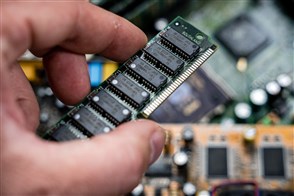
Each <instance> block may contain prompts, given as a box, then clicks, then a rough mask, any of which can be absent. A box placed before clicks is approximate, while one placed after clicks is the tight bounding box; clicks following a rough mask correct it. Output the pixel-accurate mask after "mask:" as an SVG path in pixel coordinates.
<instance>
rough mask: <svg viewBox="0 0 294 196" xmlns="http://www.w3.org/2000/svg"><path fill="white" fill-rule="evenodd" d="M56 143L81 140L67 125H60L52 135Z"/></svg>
mask: <svg viewBox="0 0 294 196" xmlns="http://www.w3.org/2000/svg"><path fill="white" fill-rule="evenodd" d="M51 137H52V139H53V140H55V141H59V142H61V141H70V140H75V139H79V137H77V136H76V135H75V134H74V133H73V132H72V131H71V130H70V129H69V128H68V126H66V125H60V126H59V127H58V128H57V129H56V130H54V132H53V133H52V135H51Z"/></svg>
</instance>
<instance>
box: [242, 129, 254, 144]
mask: <svg viewBox="0 0 294 196" xmlns="http://www.w3.org/2000/svg"><path fill="white" fill-rule="evenodd" d="M243 137H244V140H245V141H246V142H248V143H253V142H254V141H255V139H256V129H255V128H249V129H247V130H245V131H244V133H243Z"/></svg>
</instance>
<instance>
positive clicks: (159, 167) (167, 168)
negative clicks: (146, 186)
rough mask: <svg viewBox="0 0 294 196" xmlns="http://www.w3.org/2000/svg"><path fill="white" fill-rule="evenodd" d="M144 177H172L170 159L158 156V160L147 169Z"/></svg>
mask: <svg viewBox="0 0 294 196" xmlns="http://www.w3.org/2000/svg"><path fill="white" fill-rule="evenodd" d="M145 175H146V176H150V177H170V176H172V165H171V160H170V158H168V157H165V156H160V157H159V159H158V160H157V161H156V162H155V163H154V164H152V165H151V166H150V167H149V168H148V170H147V171H146V173H145Z"/></svg>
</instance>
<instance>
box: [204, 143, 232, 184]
mask: <svg viewBox="0 0 294 196" xmlns="http://www.w3.org/2000/svg"><path fill="white" fill-rule="evenodd" d="M207 176H208V178H226V177H227V176H228V154H227V149H226V148H225V147H208V149H207Z"/></svg>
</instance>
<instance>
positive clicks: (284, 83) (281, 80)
mask: <svg viewBox="0 0 294 196" xmlns="http://www.w3.org/2000/svg"><path fill="white" fill-rule="evenodd" d="M277 82H278V84H279V85H280V86H281V87H282V88H288V87H290V85H291V84H292V82H293V81H292V78H291V77H290V76H289V75H287V74H280V75H278V77H277Z"/></svg>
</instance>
